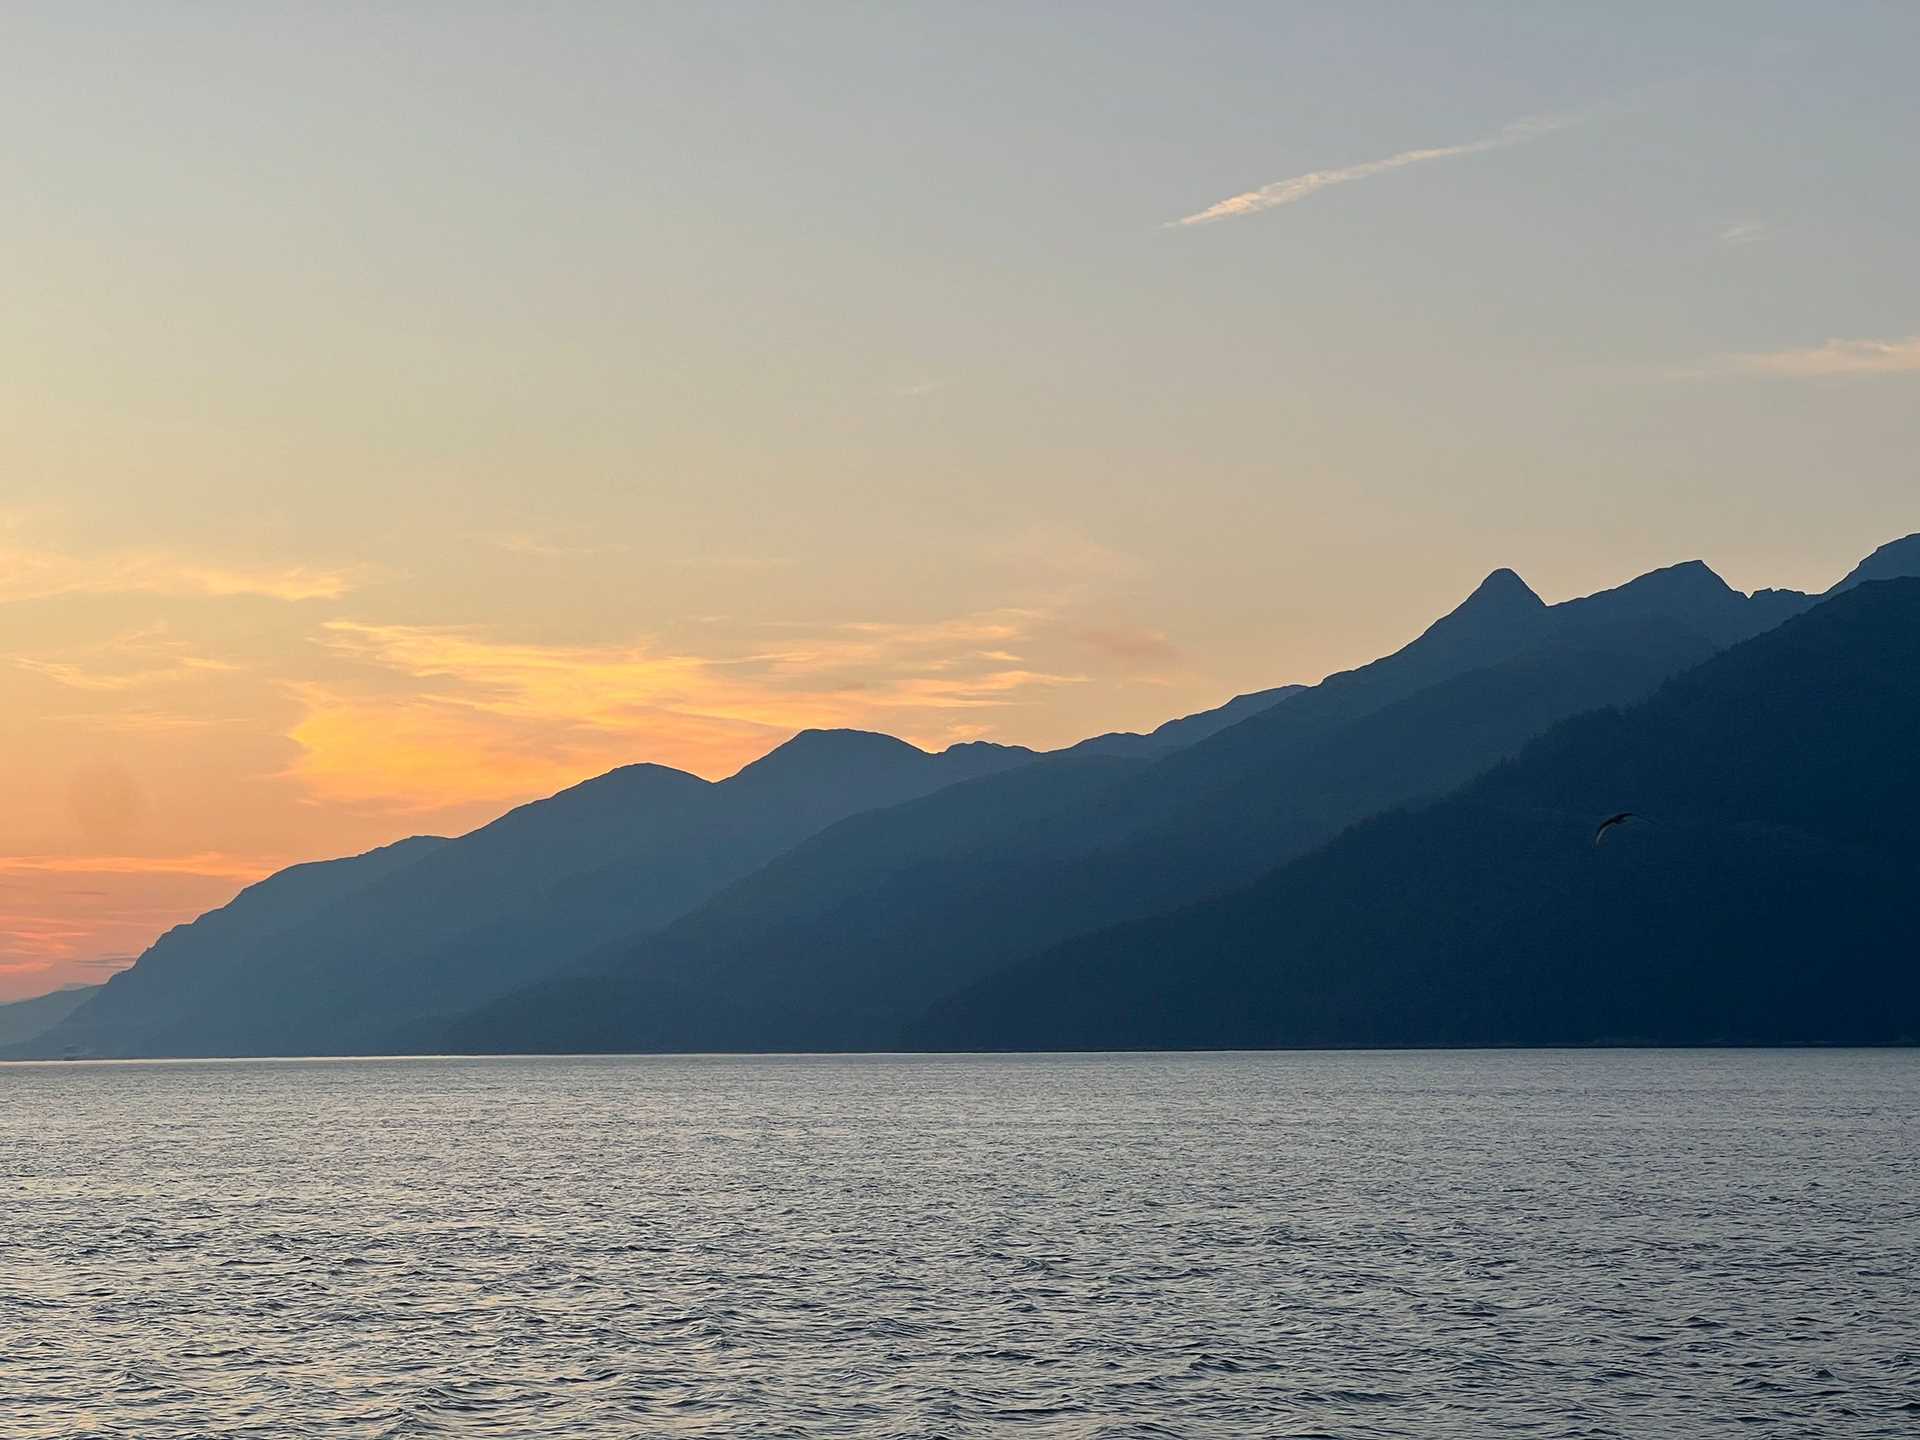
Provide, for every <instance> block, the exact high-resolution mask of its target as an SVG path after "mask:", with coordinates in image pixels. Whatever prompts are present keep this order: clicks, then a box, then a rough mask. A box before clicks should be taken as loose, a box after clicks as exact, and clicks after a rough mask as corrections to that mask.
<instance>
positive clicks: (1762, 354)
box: [1675, 335, 1920, 380]
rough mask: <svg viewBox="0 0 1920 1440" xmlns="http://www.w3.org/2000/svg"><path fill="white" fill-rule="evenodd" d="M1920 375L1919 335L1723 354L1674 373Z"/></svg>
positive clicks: (1793, 376) (1773, 376)
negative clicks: (1897, 338) (1705, 363)
mask: <svg viewBox="0 0 1920 1440" xmlns="http://www.w3.org/2000/svg"><path fill="white" fill-rule="evenodd" d="M1916 374H1920V335H1912V336H1908V337H1907V338H1906V339H1904V340H1829V341H1827V342H1826V343H1825V344H1823V345H1810V346H1806V347H1804V348H1801V349H1792V350H1764V351H1747V352H1742V353H1738V354H1733V355H1723V356H1721V357H1720V358H1719V359H1718V360H1715V361H1713V362H1711V363H1710V364H1708V365H1706V366H1702V367H1696V368H1694V369H1691V370H1682V371H1677V372H1675V377H1676V378H1678V379H1686V380H1702V379H1712V378H1714V377H1716V376H1728V375H1752V376H1759V377H1763V378H1768V379H1775V380H1824V379H1831V378H1834V377H1842V376H1858V375H1916Z"/></svg>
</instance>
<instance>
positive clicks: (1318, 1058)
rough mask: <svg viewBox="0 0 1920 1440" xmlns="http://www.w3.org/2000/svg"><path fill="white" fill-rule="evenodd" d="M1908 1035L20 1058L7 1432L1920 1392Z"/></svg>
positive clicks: (1803, 1416) (1843, 1407)
mask: <svg viewBox="0 0 1920 1440" xmlns="http://www.w3.org/2000/svg"><path fill="white" fill-rule="evenodd" d="M1917 1114H1920V1056H1917V1055H1914V1054H1911V1053H1904V1054H1903V1053H1858V1054H1843V1053H1804V1052H1803V1053H1776V1054H1765V1053H1735V1052H1720V1053H1692V1054H1665V1053H1597V1054H1596V1053H1567V1054H1554V1053H1495V1054H1486V1053H1479V1054H1466V1053H1462V1054H1345V1055H1340V1054H1318V1055H1265V1056H1252V1055H1218V1056H1109V1057H1103V1056H1087V1057H1033V1058H1017V1059H989V1058H974V1059H967V1058H956V1059H944V1058H931V1059H893V1058H856V1059H613V1060H598V1059H581V1060H395V1061H371V1062H369V1061H341V1062H244V1063H222V1062H202V1063H178V1064H171V1063H170V1064H100V1065H92V1064H65V1065H45V1066H0V1176H4V1183H5V1195H6V1211H5V1214H4V1215H3V1216H0V1435H4V1436H6V1437H9V1440H12V1437H25V1436H61V1437H68V1436H80V1435H117V1436H120V1435H123V1436H138V1437H142V1440H151V1437H161V1436H185V1435H221V1436H230V1435H260V1436H276V1437H277V1436H291V1435H326V1436H336V1435H338V1436H409V1435H420V1436H428V1435H437V1434H450V1435H451V1434H458V1435H482V1434H490V1435H502V1436H549V1435H550V1436H560V1435H565V1436H580V1437H596V1436H654V1435H659V1436H675V1437H694V1436H750V1435H783V1436H815V1435H819V1436H827V1435H833V1436H920V1435H925V1436H965V1435H988V1434H993V1435H999V1434H1016V1433H1017V1434H1025V1435H1032V1436H1074V1437H1082V1436H1086V1437H1091V1436H1122V1435H1127V1436H1135V1435H1137V1436H1195V1437H1202V1436H1205V1437H1211V1436H1237V1435H1260V1436H1278V1435H1296V1434H1298V1435H1339V1436H1386V1435H1404V1436H1421V1437H1436V1436H1438V1437H1445V1436H1463V1437H1464V1436H1482V1435H1487V1434H1492V1433H1529V1434H1537V1435H1621V1436H1635V1437H1638V1436H1677V1435H1711V1434H1735V1433H1739V1434H1745V1435H1756V1434H1757V1435H1820V1436H1852V1435H1862V1436H1864V1435H1889V1436H1891V1435H1900V1436H1912V1435H1916V1434H1920V1278H1917V1277H1920V1160H1917V1159H1916V1150H1917V1148H1920V1122H1917V1121H1916V1115H1917Z"/></svg>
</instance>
